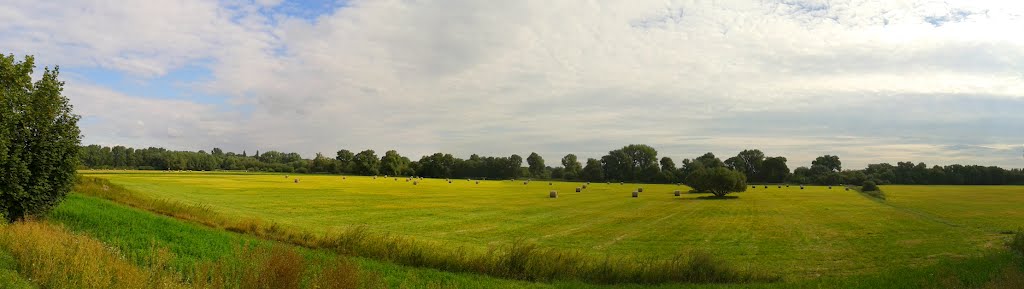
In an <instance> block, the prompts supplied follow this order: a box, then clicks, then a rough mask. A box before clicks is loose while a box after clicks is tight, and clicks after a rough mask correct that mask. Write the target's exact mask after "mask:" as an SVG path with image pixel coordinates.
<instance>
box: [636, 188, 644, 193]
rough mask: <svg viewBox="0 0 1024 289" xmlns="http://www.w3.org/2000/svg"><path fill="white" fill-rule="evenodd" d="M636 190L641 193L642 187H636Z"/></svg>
mask: <svg viewBox="0 0 1024 289" xmlns="http://www.w3.org/2000/svg"><path fill="white" fill-rule="evenodd" d="M636 191H637V192H640V193H643V192H644V188H636Z"/></svg>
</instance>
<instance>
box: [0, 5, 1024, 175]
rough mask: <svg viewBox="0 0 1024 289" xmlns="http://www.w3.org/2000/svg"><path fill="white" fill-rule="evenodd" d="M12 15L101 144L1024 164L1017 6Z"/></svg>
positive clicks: (13, 11)
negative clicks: (637, 150) (748, 153)
mask: <svg viewBox="0 0 1024 289" xmlns="http://www.w3.org/2000/svg"><path fill="white" fill-rule="evenodd" d="M3 2H4V4H3V5H0V43H2V45H0V53H4V54H15V55H17V56H19V57H20V56H22V55H26V54H32V55H35V56H36V62H37V64H38V65H39V66H40V67H42V66H53V65H60V66H61V73H62V74H61V76H62V78H63V79H64V80H65V81H66V82H67V85H66V91H65V93H66V95H68V96H69V97H70V98H71V101H72V102H73V103H74V105H75V110H76V112H77V113H79V114H81V115H82V121H81V123H80V125H81V126H82V131H83V134H84V139H83V142H84V143H87V144H103V145H118V144H120V145H127V146H135V147H145V146H162V147H167V148H170V149H180V150H186V149H187V150H198V149H205V150H209V149H211V148H213V147H221V148H223V149H225V150H229V151H238V152H241V151H242V150H247V151H248V152H249V153H250V154H251V153H252V152H253V151H255V150H257V149H258V150H261V151H267V150H283V151H296V152H299V153H302V154H303V155H304V156H307V157H310V156H312V154H313V153H315V152H324V153H325V154H328V155H333V154H334V152H335V151H337V150H338V149H341V148H347V149H350V150H354V151H356V150H362V149H366V148H372V149H375V150H377V151H378V152H383V151H385V150H388V149H397V150H398V151H399V152H401V153H403V154H405V155H408V156H410V157H411V158H413V159H418V158H419V156H421V155H423V154H428V153H432V152H437V151H444V152H451V153H453V154H456V155H458V156H461V157H466V156H468V155H469V154H471V153H479V154H482V155H510V154H513V153H517V154H520V155H526V154H529V153H530V152H531V151H536V152H538V153H540V154H541V155H543V156H545V157H546V158H547V159H548V162H549V163H550V164H553V163H557V160H558V159H559V158H560V157H561V156H562V155H564V154H566V153H570V152H571V153H576V154H578V155H580V156H581V157H584V158H585V157H598V156H600V155H602V154H604V153H606V152H607V151H608V150H611V149H615V148H618V147H621V146H623V145H625V144H630V143H645V144H649V145H652V146H654V147H655V148H657V149H658V150H659V152H660V154H661V155H663V156H666V155H667V156H670V157H672V158H674V159H676V161H679V160H681V159H682V158H684V157H686V158H692V157H695V156H697V155H700V154H702V153H704V152H708V151H712V152H715V153H716V154H717V155H719V156H729V155H735V154H736V152H738V151H739V150H742V149H744V148H760V149H761V150H763V151H764V152H765V153H766V154H768V155H783V156H786V157H788V158H789V160H790V167H796V166H800V165H808V163H809V162H810V160H811V159H813V158H814V157H815V156H817V155H822V154H837V155H839V156H840V157H841V158H842V160H843V162H844V164H845V165H846V167H861V166H863V165H865V164H867V163H877V162H893V163H895V162H897V161H906V160H913V161H924V162H926V163H928V164H929V165H931V164H949V163H965V164H985V165H1000V166H1004V167H1024V156H1022V151H1024V37H1021V35H1024V2H1021V1H977V0H972V1H966V0H965V1H903V0H892V1H844V0H834V1H820V0H759V1H753V0H752V1H665V0H662V1H635V0H627V1H593V0H589V1H568V0H566V1H476V0H472V1H388V0H382V1H345V2H321V1H288V0H285V1H280V0H278V1H275V0H269V1H267V0H257V1H220V2H215V1H199V0H175V1H103V0H95V1H86V0H82V1H77V0H72V1H35V0H5V1H3ZM875 2H881V3H875ZM40 70H41V69H40Z"/></svg>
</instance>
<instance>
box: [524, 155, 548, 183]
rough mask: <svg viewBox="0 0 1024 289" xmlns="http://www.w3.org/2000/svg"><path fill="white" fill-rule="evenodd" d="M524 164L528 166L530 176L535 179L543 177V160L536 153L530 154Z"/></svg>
mask: <svg viewBox="0 0 1024 289" xmlns="http://www.w3.org/2000/svg"><path fill="white" fill-rule="evenodd" d="M526 163H527V164H528V165H529V166H530V176H533V177H535V178H543V177H544V158H543V157H541V156H540V155H538V154H537V153H530V156H528V157H526Z"/></svg>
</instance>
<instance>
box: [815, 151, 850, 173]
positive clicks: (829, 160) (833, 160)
mask: <svg viewBox="0 0 1024 289" xmlns="http://www.w3.org/2000/svg"><path fill="white" fill-rule="evenodd" d="M815 165H820V166H822V167H823V168H825V169H827V170H829V171H833V172H839V171H842V170H843V162H841V161H839V156H833V155H823V156H820V157H817V158H815V159H814V161H812V162H811V166H812V167H813V166H815Z"/></svg>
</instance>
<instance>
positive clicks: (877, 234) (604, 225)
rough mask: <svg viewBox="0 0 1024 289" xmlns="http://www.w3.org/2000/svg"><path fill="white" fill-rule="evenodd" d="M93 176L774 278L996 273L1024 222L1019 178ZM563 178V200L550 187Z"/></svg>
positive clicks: (284, 214)
mask: <svg viewBox="0 0 1024 289" xmlns="http://www.w3.org/2000/svg"><path fill="white" fill-rule="evenodd" d="M85 175H88V176H96V177H102V178H105V179H109V180H111V181H112V182H113V183H115V184H118V185H121V186H124V187H126V188H129V189H131V190H133V191H135V192H138V193H141V194H144V195H146V196H149V197H154V198H161V199H167V200H171V201H181V202H185V203H191V204H200V205H203V206H207V207H209V208H211V209H212V210H213V211H216V212H219V213H222V214H224V215H227V216H231V217H237V218H246V217H256V218H261V219H265V220H269V221H274V222H279V223H282V224H285V225H288V226H293V227H298V228H304V229H306V230H310V231H313V232H329V231H333V230H339V229H345V228H351V227H353V226H359V225H366V226H368V227H369V228H371V229H372V230H373V231H376V232H384V233H392V234H395V235H401V236H410V237H414V238H416V239H417V240H421V241H428V242H435V243H439V244H451V245H452V246H466V247H468V248H475V249H478V250H481V251H483V250H486V249H487V248H490V247H493V246H498V245H507V244H508V243H509V242H510V240H514V239H516V238H523V239H526V240H528V241H532V242H535V243H536V244H539V245H540V246H542V247H548V248H560V249H570V250H580V251H582V252H585V253H586V254H591V255H595V256H606V255H611V256H624V255H631V256H647V257H650V258H664V257H665V256H671V255H674V254H676V253H680V252H687V251H690V250H704V251H708V252H710V253H711V254H712V255H714V256H715V257H719V258H722V259H725V260H727V261H728V263H729V264H733V265H737V266H738V267H741V268H747V269H751V270H759V271H767V272H778V273H780V274H783V276H784V277H785V278H786V279H787V282H785V283H776V284H762V285H743V286H753V287H766V288H776V287H778V288H791V287H798V288H815V287H821V286H822V284H828V285H826V286H825V287H833V286H832V285H835V284H842V286H843V287H853V288H858V287H860V285H858V284H874V285H876V287H877V285H878V284H890V283H891V284H904V283H905V284H906V285H905V286H897V285H893V286H887V288H916V287H925V286H924V285H921V284H922V283H921V282H922V281H920V280H921V279H922V278H924V279H927V278H928V276H934V275H936V274H939V275H949V276H955V277H953V278H956V279H957V280H961V279H962V280H982V281H984V280H988V279H991V278H993V276H995V275H993V274H995V273H993V272H998V271H999V270H998V268H1002V267H1006V266H1007V265H1008V264H1010V261H1008V259H1007V258H1010V257H1007V256H1008V255H1006V254H1007V253H1005V252H1004V251H1005V250H1004V248H1005V246H1004V245H1003V244H1005V240H1007V239H1008V237H1007V235H1005V234H1001V233H1005V232H1006V231H1007V230H1008V229H1011V228H1012V229H1016V227H1017V226H1019V224H1021V223H1024V215H1022V212H1024V194H1022V193H1021V192H1022V191H1024V189H1022V188H1021V187H1012V186H885V187H884V188H883V189H884V190H885V191H886V194H887V197H888V201H885V202H876V201H873V200H870V199H868V198H865V197H863V196H861V195H859V194H858V193H857V192H855V191H852V190H851V191H844V190H842V189H841V188H840V187H835V188H833V189H832V190H829V189H827V188H826V187H815V186H808V187H807V188H806V189H804V190H801V189H800V188H799V187H797V186H793V187H790V188H785V187H783V188H781V189H779V188H776V187H774V186H771V187H769V188H768V189H764V188H763V187H758V188H756V189H748V191H747V192H743V193H739V194H736V195H737V196H739V198H738V199H734V200H698V199H696V197H698V196H700V195H693V194H684V195H683V196H682V197H673V196H672V194H671V193H672V191H674V190H683V191H686V190H687V188H685V187H678V186H674V185H642V186H643V187H644V193H641V197H640V198H637V199H633V198H629V193H630V192H631V191H632V190H634V189H635V188H636V187H637V186H641V185H631V184H626V185H619V184H617V183H616V184H611V185H608V184H604V183H595V184H592V185H590V186H589V188H588V189H587V190H585V191H584V192H583V193H575V192H573V189H574V188H575V187H576V186H579V185H580V184H579V183H566V182H555V183H554V185H553V186H548V184H547V182H539V181H534V182H531V183H530V184H529V185H523V184H522V182H510V181H483V182H481V184H479V185H475V184H474V183H473V182H467V181H466V180H455V181H454V183H453V184H448V183H447V182H444V181H443V180H429V179H428V180H424V181H420V182H419V184H418V185H416V186H413V185H412V184H411V183H406V182H405V180H404V179H403V178H399V180H398V181H394V180H393V179H384V178H378V179H377V180H373V179H372V178H369V177H352V176H349V177H347V178H346V179H345V180H342V177H340V176H323V175H301V176H298V177H299V178H300V179H301V181H300V183H297V184H296V183H294V182H292V181H291V179H285V178H284V177H283V176H282V175H274V174H237V173H165V172H145V173H142V172H126V173H109V172H85ZM291 177H293V178H294V177H296V175H292V176H291ZM552 189H554V190H558V191H559V198H558V199H549V198H548V197H547V192H548V191H549V190H552ZM182 247H186V248H187V247H191V245H182ZM997 261H999V262H997ZM972 262H974V263H975V264H973V265H970V266H966V265H964V266H961V265H960V264H972ZM982 265H991V268H989V267H985V266H982ZM951 268H952V269H951ZM950 270H952V271H950ZM947 271H948V272H947ZM435 272H436V271H435ZM893 272H895V273H893ZM438 273H441V272H438ZM975 275H977V276H975ZM972 276H973V277H972ZM918 277H920V278H918ZM932 279H934V278H932ZM445 280H446V279H445ZM900 280H902V281H904V283H900V282H896V281H900ZM947 281H948V280H947ZM978 282H981V281H969V282H968V281H964V282H961V284H976V283H978ZM559 284H571V283H559ZM915 285H918V286H915ZM561 286H565V285H561ZM581 286H582V285H581ZM672 286H677V285H672ZM727 287H729V286H727ZM938 287H942V286H941V285H939V286H938ZM860 288H871V287H870V286H867V287H860Z"/></svg>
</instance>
